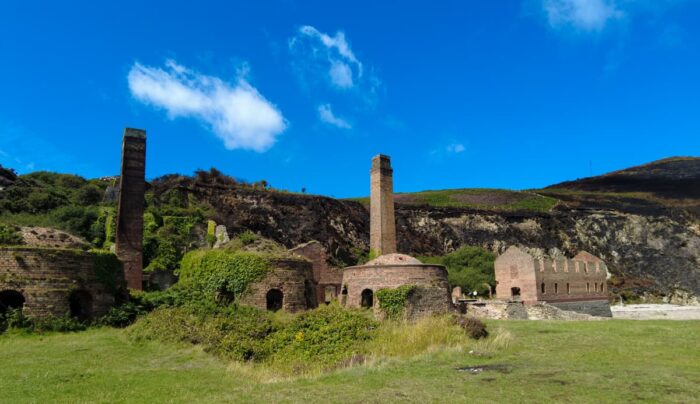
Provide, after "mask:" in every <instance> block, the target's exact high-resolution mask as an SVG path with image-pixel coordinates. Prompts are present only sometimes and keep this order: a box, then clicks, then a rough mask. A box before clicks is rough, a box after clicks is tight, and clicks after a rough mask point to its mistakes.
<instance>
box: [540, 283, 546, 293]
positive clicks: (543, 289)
mask: <svg viewBox="0 0 700 404" xmlns="http://www.w3.org/2000/svg"><path fill="white" fill-rule="evenodd" d="M540 291H542V294H545V288H544V282H542V284H541V285H540Z"/></svg>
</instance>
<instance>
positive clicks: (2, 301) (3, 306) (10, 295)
mask: <svg viewBox="0 0 700 404" xmlns="http://www.w3.org/2000/svg"><path fill="white" fill-rule="evenodd" d="M22 307H24V296H22V294H21V293H19V292H18V291H16V290H11V289H8V290H3V291H2V292H0V314H5V313H7V312H8V311H9V310H22Z"/></svg>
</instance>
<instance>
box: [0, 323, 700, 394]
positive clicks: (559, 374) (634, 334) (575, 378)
mask: <svg viewBox="0 0 700 404" xmlns="http://www.w3.org/2000/svg"><path fill="white" fill-rule="evenodd" d="M489 327H490V328H491V330H492V331H497V332H496V334H498V335H500V338H502V339H503V340H510V344H500V345H499V344H490V343H488V342H487V343H483V342H479V343H474V347H472V348H471V349H473V352H472V353H470V352H469V350H463V351H458V350H454V349H449V350H438V351H434V352H431V353H429V354H424V355H421V356H419V357H416V358H413V359H410V360H401V361H399V360H386V361H382V362H378V363H373V364H369V365H362V366H357V367H354V368H349V369H344V370H340V371H336V372H333V373H330V374H326V375H323V376H318V377H313V378H304V379H292V380H278V381H270V380H264V381H261V380H263V379H264V378H261V377H259V374H258V373H257V372H256V371H255V369H251V368H249V367H247V366H241V365H235V364H227V363H224V362H221V361H219V360H217V359H215V358H214V357H212V356H210V355H208V354H205V353H203V352H201V351H200V350H198V349H194V348H191V347H184V346H175V345H162V344H157V343H150V342H149V343H138V344H136V343H133V342H131V341H130V340H129V339H127V338H126V336H125V333H124V331H123V330H116V329H106V328H104V329H96V330H90V331H86V332H81V333H76V334H55V335H47V336H38V335H28V336H27V335H5V336H1V337H0V364H1V366H0V392H2V393H1V395H0V402H12V403H19V402H348V403H353V402H392V401H398V400H402V401H411V402H450V401H452V402H464V401H466V400H469V401H474V402H493V401H496V402H550V401H558V402H632V401H633V402H639V401H655V402H660V401H664V402H694V401H695V400H697V397H698V396H699V395H700V349H699V346H698V337H699V336H700V322H698V321H695V322H693V321H686V322H673V321H621V320H613V321H601V322H535V321H531V322H518V321H508V322H505V321H491V322H489ZM495 346H497V348H495V349H488V348H489V347H491V348H494V347H495ZM482 365H497V366H496V367H495V369H494V370H485V371H482V372H477V373H472V372H468V371H458V370H457V369H458V368H462V367H471V366H482ZM695 402H696V401H695Z"/></svg>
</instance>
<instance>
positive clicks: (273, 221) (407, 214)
mask: <svg viewBox="0 0 700 404" xmlns="http://www.w3.org/2000/svg"><path fill="white" fill-rule="evenodd" d="M181 189H182V190H183V191H184V192H187V193H189V194H192V196H194V197H196V199H198V200H200V201H202V202H205V203H207V204H208V205H210V206H211V207H213V208H214V209H215V211H216V217H215V220H216V221H217V223H220V224H225V225H226V226H227V229H228V231H229V233H231V234H236V233H240V232H243V231H245V230H252V231H254V232H257V233H260V234H261V235H263V236H265V237H268V238H271V239H273V240H275V241H278V242H280V243H282V244H284V245H285V246H287V247H293V246H296V245H298V244H301V243H303V242H307V241H309V240H318V241H320V242H321V243H322V244H323V245H324V246H325V247H326V248H327V249H328V251H330V253H331V254H332V256H333V257H334V258H335V259H336V260H337V261H339V262H344V263H345V264H354V263H355V262H356V260H357V259H358V257H359V256H360V255H362V254H363V253H366V252H367V251H368V249H369V247H368V243H369V212H368V209H367V208H366V207H365V206H364V205H362V204H360V203H358V202H352V201H341V200H336V199H332V198H326V197H320V196H309V195H299V194H289V193H281V192H275V191H269V190H256V189H252V188H249V187H243V188H241V187H235V186H233V187H231V186H228V187H226V186H211V185H202V184H196V183H195V182H189V183H188V184H185V185H183V186H181ZM396 217H397V233H398V246H399V250H400V251H401V252H405V253H408V254H412V255H439V254H444V253H447V252H451V251H453V250H455V249H457V248H459V247H460V246H463V245H478V246H482V247H485V248H487V249H489V250H491V251H493V252H495V253H501V252H503V251H505V249H506V248H507V247H509V246H511V245H519V246H523V247H526V248H528V249H530V251H532V252H534V253H535V254H549V255H554V256H556V255H559V254H564V255H567V256H569V257H572V256H574V255H575V254H576V253H578V252H579V251H581V250H586V251H589V252H591V253H593V254H595V255H597V256H599V257H601V258H602V259H603V260H605V261H606V263H607V264H608V266H609V268H610V271H611V273H612V275H613V278H612V288H611V289H612V290H613V291H620V290H622V289H627V290H631V291H632V292H633V293H634V294H638V295H639V294H643V293H651V294H655V295H670V294H671V293H673V292H674V290H676V289H680V290H685V291H688V292H691V294H694V295H700V224H699V223H698V220H697V218H696V217H695V216H694V215H693V214H691V213H689V212H687V211H685V210H682V209H666V210H663V209H661V208H659V210H657V211H655V213H654V214H646V213H634V212H629V211H617V210H611V209H592V208H587V209H572V208H569V207H567V206H565V205H563V204H562V205H560V206H558V207H556V208H555V209H554V210H553V211H552V212H549V213H506V212H493V211H492V212H489V211H478V210H474V209H465V208H438V207H430V206H410V205H400V204H397V211H396Z"/></svg>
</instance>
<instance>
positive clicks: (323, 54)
mask: <svg viewBox="0 0 700 404" xmlns="http://www.w3.org/2000/svg"><path fill="white" fill-rule="evenodd" d="M289 49H290V50H292V52H294V53H297V54H298V56H300V57H302V58H304V59H307V60H306V61H305V63H308V64H309V65H310V66H309V67H314V66H312V65H315V67H317V68H322V69H325V70H326V72H327V73H326V74H327V78H328V80H329V82H330V83H331V84H332V85H333V86H334V87H336V88H338V89H349V88H352V87H354V86H356V85H357V80H358V79H360V78H361V77H362V75H363V73H364V72H363V66H362V63H361V62H360V61H359V60H358V59H357V57H356V56H355V54H354V53H353V51H352V49H350V45H349V44H348V42H347V40H346V39H345V33H343V32H342V31H338V32H337V33H336V34H335V35H334V36H330V35H328V34H325V33H323V32H321V31H319V30H317V29H316V28H314V27H312V26H310V25H304V26H303V27H301V28H299V31H298V33H297V35H296V36H294V37H292V38H291V39H290V40H289Z"/></svg>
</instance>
